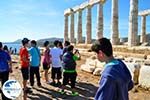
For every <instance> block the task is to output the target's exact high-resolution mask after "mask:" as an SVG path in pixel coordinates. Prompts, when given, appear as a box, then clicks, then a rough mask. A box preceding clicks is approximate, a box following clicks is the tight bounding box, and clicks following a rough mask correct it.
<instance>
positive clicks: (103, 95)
mask: <svg viewBox="0 0 150 100" xmlns="http://www.w3.org/2000/svg"><path fill="white" fill-rule="evenodd" d="M91 49H92V51H94V52H96V53H97V58H98V59H99V61H101V62H106V65H105V69H104V71H103V72H102V75H101V80H100V87H99V89H98V90H97V93H96V95H95V100H129V97H128V91H129V90H131V89H132V88H133V82H132V80H131V74H130V72H129V70H128V68H127V67H126V65H125V64H124V63H123V62H122V61H121V60H119V59H115V58H114V57H113V49H112V45H111V43H110V41H109V40H108V39H106V38H101V39H99V40H97V41H96V42H95V43H94V44H93V45H92V47H91Z"/></svg>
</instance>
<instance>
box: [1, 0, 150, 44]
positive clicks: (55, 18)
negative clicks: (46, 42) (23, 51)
mask: <svg viewBox="0 0 150 100" xmlns="http://www.w3.org/2000/svg"><path fill="white" fill-rule="evenodd" d="M84 1H87V0H1V1H0V34H1V36H0V41H2V42H8V41H9V42H10V41H14V40H17V39H20V38H23V37H28V38H30V39H35V40H37V39H41V38H49V37H63V33H64V16H63V13H64V10H65V9H67V8H71V7H74V6H76V5H78V4H81V3H82V2H84ZM129 1H130V0H119V32H120V36H121V37H125V36H127V33H128V20H129V17H128V15H129ZM149 4H150V0H139V10H140V11H141V10H144V9H148V8H149V9H150V6H149ZM82 17H83V36H85V34H86V33H85V31H86V30H85V29H86V28H85V26H86V25H85V23H86V9H85V10H84V11H83V16H82ZM138 22H139V28H138V29H139V33H140V29H141V25H140V24H141V18H140V17H139V21H138ZM110 23H111V0H107V2H106V4H105V6H104V36H105V37H108V38H109V37H110ZM75 24H76V25H77V14H76V15H75ZM96 25H97V6H96V5H95V6H93V8H92V37H93V38H95V37H96ZM147 32H149V33H150V16H148V17H147ZM75 33H77V26H75ZM75 35H76V34H75Z"/></svg>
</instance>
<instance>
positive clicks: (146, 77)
mask: <svg viewBox="0 0 150 100" xmlns="http://www.w3.org/2000/svg"><path fill="white" fill-rule="evenodd" d="M139 85H140V86H142V87H144V88H150V66H146V65H144V66H142V67H141V70H140V76H139Z"/></svg>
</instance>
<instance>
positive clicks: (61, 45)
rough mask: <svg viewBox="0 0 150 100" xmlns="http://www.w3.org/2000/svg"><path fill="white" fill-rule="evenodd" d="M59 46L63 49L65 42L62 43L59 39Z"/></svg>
mask: <svg viewBox="0 0 150 100" xmlns="http://www.w3.org/2000/svg"><path fill="white" fill-rule="evenodd" d="M59 47H60V48H61V49H63V44H62V42H61V41H59Z"/></svg>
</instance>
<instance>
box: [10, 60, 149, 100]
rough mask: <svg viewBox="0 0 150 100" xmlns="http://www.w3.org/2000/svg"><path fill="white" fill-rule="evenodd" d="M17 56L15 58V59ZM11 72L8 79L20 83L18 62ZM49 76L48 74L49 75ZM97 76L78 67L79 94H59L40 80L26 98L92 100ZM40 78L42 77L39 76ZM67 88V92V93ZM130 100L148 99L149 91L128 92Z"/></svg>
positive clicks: (81, 62) (35, 99) (32, 99)
mask: <svg viewBox="0 0 150 100" xmlns="http://www.w3.org/2000/svg"><path fill="white" fill-rule="evenodd" d="M17 59H18V58H16V61H17ZM84 62H85V59H82V60H81V61H78V66H80V65H81V64H83V63H84ZM13 71H14V72H13V73H12V74H10V79H16V80H19V82H20V83H22V76H21V71H20V69H19V63H14V64H13ZM49 76H50V75H49ZM99 78H100V77H99V76H93V75H92V74H90V73H86V72H83V71H81V70H80V68H79V67H78V78H77V85H76V86H77V91H78V92H79V96H76V97H73V96H71V95H70V94H67V95H61V94H60V93H58V92H57V91H58V88H56V87H53V86H51V85H48V84H46V83H44V81H43V80H41V81H42V86H43V87H42V88H38V87H37V86H36V84H35V87H34V88H33V93H32V94H30V95H28V96H27V100H92V99H93V98H94V95H95V93H96V91H97V88H98V81H99ZM41 79H42V78H41ZM69 92H70V91H69V88H68V93H69ZM22 97H23V94H21V95H20V97H19V98H17V100H23V99H22ZM129 97H130V100H150V92H148V91H143V90H142V89H138V92H136V93H134V92H132V91H131V92H130V93H129Z"/></svg>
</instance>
